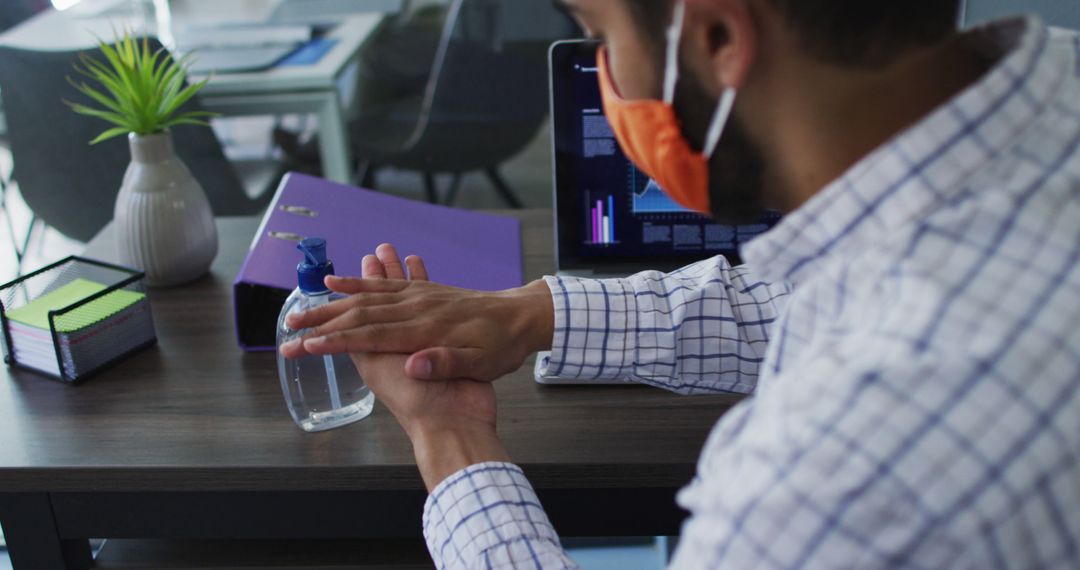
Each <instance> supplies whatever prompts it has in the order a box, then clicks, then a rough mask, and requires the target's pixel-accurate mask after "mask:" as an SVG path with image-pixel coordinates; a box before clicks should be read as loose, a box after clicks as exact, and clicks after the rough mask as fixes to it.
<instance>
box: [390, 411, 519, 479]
mask: <svg viewBox="0 0 1080 570" xmlns="http://www.w3.org/2000/svg"><path fill="white" fill-rule="evenodd" d="M409 438H410V439H411V440H412V443H413V453H414V454H415V456H416V466H417V467H418V468H419V469H420V476H421V477H423V479H424V486H426V487H427V490H428V492H431V490H432V489H434V488H435V487H436V486H438V485H439V483H441V482H442V481H443V480H445V479H446V478H447V477H449V476H450V475H452V474H454V473H456V472H458V471H460V470H462V469H464V468H466V467H468V466H470V465H475V464H477V463H485V462H491V461H497V462H507V463H508V462H510V454H509V453H507V452H506V448H505V447H503V444H502V441H500V440H499V437H498V435H496V433H495V430H494V428H492V427H490V426H484V425H474V426H446V425H438V424H433V423H430V422H429V423H427V424H425V425H422V426H417V427H414V428H413V429H410V430H409Z"/></svg>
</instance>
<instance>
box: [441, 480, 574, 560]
mask: <svg viewBox="0 0 1080 570" xmlns="http://www.w3.org/2000/svg"><path fill="white" fill-rule="evenodd" d="M424 538H425V540H426V541H427V546H428V550H429V551H430V552H431V557H432V560H434V561H435V566H436V567H437V568H440V569H442V568H452V569H472V568H477V569H480V568H484V569H487V568H493V569H499V568H535V569H537V570H543V569H556V568H557V569H562V568H577V565H576V564H574V562H573V561H572V560H571V559H570V557H569V556H567V555H566V552H565V551H563V548H562V545H561V544H560V542H559V537H558V535H556V534H555V529H554V528H552V526H551V522H549V521H548V518H547V515H546V514H545V513H544V510H543V508H542V507H541V506H540V501H539V500H538V499H537V498H536V493H535V492H534V491H533V488H532V485H530V484H529V481H528V479H526V478H525V473H524V472H522V470H521V468H520V467H518V466H517V465H514V464H511V463H497V462H491V463H479V464H476V465H471V466H469V467H466V468H465V469H462V470H461V471H458V472H457V473H455V474H453V475H451V476H450V477H447V478H446V480H444V481H443V482H442V483H440V484H439V485H438V486H437V487H435V489H434V490H433V491H432V492H431V495H429V496H428V499H427V503H426V504H425V505H424Z"/></svg>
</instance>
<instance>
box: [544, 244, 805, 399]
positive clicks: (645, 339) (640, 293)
mask: <svg viewBox="0 0 1080 570" xmlns="http://www.w3.org/2000/svg"><path fill="white" fill-rule="evenodd" d="M548 284H549V286H550V287H551V290H552V292H553V299H554V320H555V327H554V330H555V332H554V339H553V347H552V356H551V364H550V366H549V368H548V373H549V374H552V375H555V376H561V377H568V378H579V379H589V378H595V379H604V380H607V379H616V378H625V379H630V380H634V381H638V382H643V383H646V384H651V385H654V386H657V387H661V388H665V389H668V390H673V391H677V392H680V393H715V392H749V391H751V390H752V389H753V387H754V386H755V383H756V379H757V371H758V366H759V364H760V362H761V359H762V357H763V356H764V349H765V346H766V344H767V341H768V333H769V331H770V330H771V327H772V322H773V321H774V320H775V318H776V316H777V314H778V312H779V311H780V309H781V307H782V305H783V297H785V296H786V295H787V288H786V287H784V286H773V285H768V284H762V283H757V282H756V281H755V280H754V279H753V278H752V277H750V276H749V273H748V272H747V270H746V268H745V267H738V268H732V267H731V266H730V265H728V264H727V262H726V260H724V259H723V258H719V257H718V258H714V259H710V260H706V261H704V262H701V263H697V264H694V265H691V266H688V267H686V268H684V269H682V270H680V271H677V272H675V273H671V274H667V275H665V274H661V273H659V272H656V271H652V272H646V273H641V274H638V275H634V276H632V277H629V278H627V279H611V280H594V279H573V278H557V277H549V278H548Z"/></svg>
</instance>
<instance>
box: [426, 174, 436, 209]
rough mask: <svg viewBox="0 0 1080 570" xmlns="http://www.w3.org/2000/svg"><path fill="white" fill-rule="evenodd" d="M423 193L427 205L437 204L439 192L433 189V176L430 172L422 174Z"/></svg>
mask: <svg viewBox="0 0 1080 570" xmlns="http://www.w3.org/2000/svg"><path fill="white" fill-rule="evenodd" d="M424 191H425V192H426V193H427V201H428V203H431V204H438V203H439V192H438V189H437V188H436V187H435V174H434V173H432V172H424Z"/></svg>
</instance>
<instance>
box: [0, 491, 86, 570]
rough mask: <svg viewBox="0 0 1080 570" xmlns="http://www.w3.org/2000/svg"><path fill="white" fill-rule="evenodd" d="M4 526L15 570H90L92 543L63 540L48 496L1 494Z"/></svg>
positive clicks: (1, 513)
mask: <svg viewBox="0 0 1080 570" xmlns="http://www.w3.org/2000/svg"><path fill="white" fill-rule="evenodd" d="M0 525H2V526H3V529H4V538H5V539H6V540H7V545H8V553H9V554H10V555H11V565H12V567H13V568H14V570H56V569H61V568H62V569H66V570H86V569H88V568H90V565H91V563H92V560H91V558H90V541H89V540H62V539H61V538H60V534H59V532H58V531H57V529H56V519H55V518H54V517H53V510H52V504H51V503H50V501H49V496H48V495H47V494H45V493H18V494H16V493H0Z"/></svg>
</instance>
